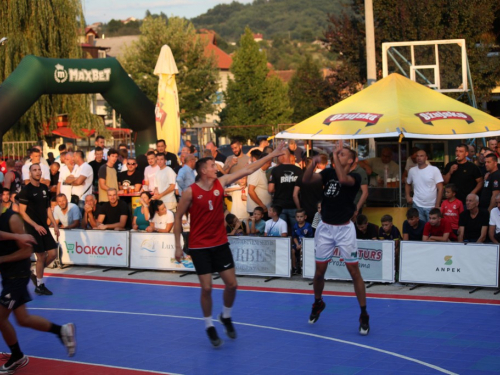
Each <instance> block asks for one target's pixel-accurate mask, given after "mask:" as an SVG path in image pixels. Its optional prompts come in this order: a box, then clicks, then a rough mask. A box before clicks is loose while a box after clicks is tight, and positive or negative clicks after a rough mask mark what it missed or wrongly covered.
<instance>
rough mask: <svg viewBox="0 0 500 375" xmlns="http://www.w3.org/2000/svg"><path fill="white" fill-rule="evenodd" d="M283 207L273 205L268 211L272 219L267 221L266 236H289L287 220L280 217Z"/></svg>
mask: <svg viewBox="0 0 500 375" xmlns="http://www.w3.org/2000/svg"><path fill="white" fill-rule="evenodd" d="M281 211H282V209H281V207H280V206H276V205H272V206H271V207H270V208H269V210H268V211H267V213H268V215H269V217H270V219H269V220H268V221H266V229H265V230H264V236H266V237H286V236H288V226H287V224H286V221H285V220H283V219H280V215H281Z"/></svg>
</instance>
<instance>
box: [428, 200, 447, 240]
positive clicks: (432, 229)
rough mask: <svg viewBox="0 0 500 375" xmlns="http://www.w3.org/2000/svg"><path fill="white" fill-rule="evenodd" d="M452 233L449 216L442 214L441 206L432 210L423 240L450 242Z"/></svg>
mask: <svg viewBox="0 0 500 375" xmlns="http://www.w3.org/2000/svg"><path fill="white" fill-rule="evenodd" d="M451 234H452V231H451V224H450V222H449V221H448V219H447V218H445V217H442V216H441V210H440V209H439V208H433V209H432V210H430V212H429V221H428V222H427V223H425V226H424V235H423V237H422V241H435V242H448V241H449V240H450V235H451Z"/></svg>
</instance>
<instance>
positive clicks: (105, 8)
mask: <svg viewBox="0 0 500 375" xmlns="http://www.w3.org/2000/svg"><path fill="white" fill-rule="evenodd" d="M81 1H82V5H83V12H84V14H85V21H86V22H87V24H92V23H94V22H103V23H106V22H108V21H109V20H111V19H113V18H114V19H119V20H124V19H127V18H128V17H135V18H138V19H142V18H144V14H145V13H146V10H148V9H149V11H150V12H151V13H158V14H159V13H160V12H163V13H165V14H166V15H167V16H169V17H170V16H179V17H186V18H193V17H196V16H199V15H200V14H203V13H205V12H206V11H207V10H208V9H210V8H213V7H214V6H216V5H217V4H222V3H231V2H232V1H233V0H168V1H166V0H165V1H158V0H157V1H154V0H152V1H149V0H81ZM238 2H240V3H250V2H251V0H238Z"/></svg>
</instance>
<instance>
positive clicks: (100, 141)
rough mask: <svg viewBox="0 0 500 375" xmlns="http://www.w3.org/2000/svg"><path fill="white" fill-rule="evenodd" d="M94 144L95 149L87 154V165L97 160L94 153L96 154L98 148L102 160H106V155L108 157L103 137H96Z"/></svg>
mask: <svg viewBox="0 0 500 375" xmlns="http://www.w3.org/2000/svg"><path fill="white" fill-rule="evenodd" d="M94 144H95V148H94V149H93V150H92V151H89V152H88V154H87V163H89V164H90V162H91V161H94V160H96V159H97V156H96V154H95V153H96V150H97V148H98V147H99V148H101V149H102V152H103V158H104V160H107V159H108V155H109V154H108V151H109V150H108V149H107V148H106V147H104V137H103V136H102V135H98V136H97V137H95V141H94Z"/></svg>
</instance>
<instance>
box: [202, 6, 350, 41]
mask: <svg viewBox="0 0 500 375" xmlns="http://www.w3.org/2000/svg"><path fill="white" fill-rule="evenodd" d="M343 2H344V0H333V1H332V0H314V1H312V0H286V1H284V0H266V1H262V0H254V2H253V3H251V4H245V5H244V4H240V3H238V2H236V1H233V2H232V3H231V4H220V5H217V6H215V7H214V8H212V9H210V10H208V11H207V12H206V13H205V14H202V15H200V16H198V17H196V18H193V19H192V21H193V23H194V25H195V26H196V28H206V29H211V30H215V31H216V32H217V33H219V34H220V35H221V36H222V37H223V38H224V39H227V40H229V41H236V40H238V39H239V37H240V36H241V35H242V34H243V30H244V28H245V26H249V27H250V28H251V29H252V30H254V32H256V33H262V34H264V37H265V38H266V39H271V38H272V37H274V36H276V35H279V36H282V37H288V38H290V39H296V40H303V41H309V42H312V41H313V40H314V39H315V38H317V37H321V36H322V34H323V29H324V24H325V21H326V18H327V13H338V12H340V9H341V7H342V3H343Z"/></svg>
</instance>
